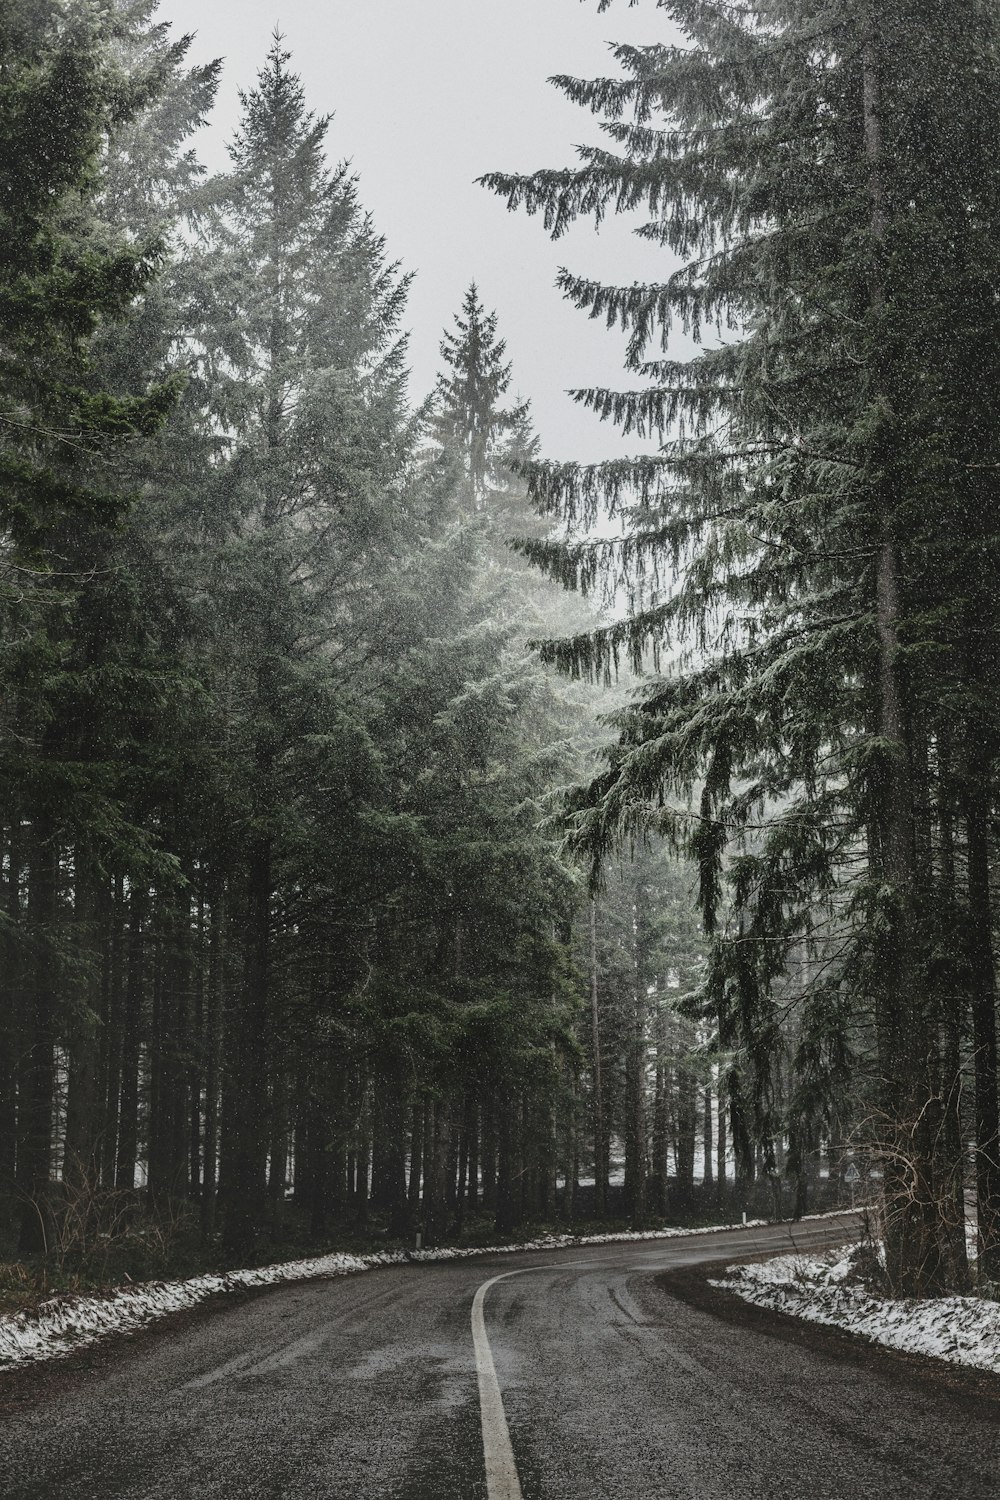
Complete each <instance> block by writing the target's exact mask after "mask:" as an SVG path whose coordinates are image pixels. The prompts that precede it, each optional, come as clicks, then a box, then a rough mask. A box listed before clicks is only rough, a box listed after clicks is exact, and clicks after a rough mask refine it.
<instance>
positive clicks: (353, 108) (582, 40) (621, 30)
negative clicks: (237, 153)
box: [159, 0, 671, 462]
mask: <svg viewBox="0 0 1000 1500" xmlns="http://www.w3.org/2000/svg"><path fill="white" fill-rule="evenodd" d="M159 16H160V18H161V19H163V20H165V21H170V22H172V23H173V24H174V25H175V27H176V28H177V30H178V31H180V32H186V31H192V32H195V33H196V34H197V35H196V40H195V43H194V47H193V49H192V52H191V54H190V56H191V57H192V59H193V60H196V61H199V62H200V61H207V60H208V59H210V58H213V57H223V58H225V62H226V66H225V71H224V75H223V82H222V89H221V94H220V99H219V104H218V108H217V109H216V112H215V116H214V119H213V122H212V130H211V135H210V136H209V137H204V138H203V140H202V144H201V151H202V156H203V158H204V160H205V161H206V162H207V164H208V165H209V166H211V167H221V166H223V165H224V164H225V154H224V145H225V140H226V138H227V137H228V135H229V134H230V132H231V130H232V127H233V124H234V122H235V120H236V118H237V115H238V109H239V104H238V99H237V90H238V89H239V88H241V87H242V88H247V87H252V86H253V82H254V78H255V76H256V71H257V69H258V67H259V66H260V64H261V63H262V61H263V59H264V56H265V54H266V52H267V49H268V46H269V44H270V34H271V31H272V30H273V28H274V26H275V25H279V26H280V28H281V30H282V31H283V32H284V34H285V38H286V45H287V46H288V48H289V50H290V51H291V52H292V54H293V63H294V66H295V69H296V71H297V72H299V73H300V74H301V75H302V78H303V82H304V84H305V88H306V94H307V98H308V101H309V105H310V107H311V108H312V109H314V110H315V111H316V112H317V113H318V114H325V113H332V114H334V115H335V119H334V121H333V124H332V126H331V130H330V136H329V141H330V150H331V154H332V156H333V157H334V158H336V159H340V158H343V157H347V158H350V159H351V161H352V162H353V165H354V168H355V170H356V172H357V173H358V175H359V177H360V179H361V199H362V202H363V203H364V205H365V207H366V208H367V209H369V210H370V212H371V213H372V215H373V217H374V220H375V223H376V225H377V227H378V229H379V230H380V232H381V233H383V234H385V235H386V236H387V239H388V245H389V251H390V254H391V255H392V257H393V258H394V259H399V260H400V261H402V263H403V265H404V267H405V268H406V269H408V270H414V271H416V273H417V277H416V282H415V285H414V287H413V290H412V293H411V299H410V305H409V316H408V324H409V327H410V329H411V332H412V339H411V363H412V367H413V394H414V397H415V398H420V397H422V396H423V395H424V394H425V393H426V392H427V391H428V390H429V389H430V388H431V386H432V385H433V382H434V379H435V376H436V373H437V369H438V364H439V360H438V344H439V343H440V338H441V333H442V330H443V329H444V327H445V326H446V325H450V324H451V321H452V319H453V317H454V314H455V313H456V312H457V310H458V307H459V304H460V302H461V298H462V294H463V292H464V290H465V288H466V286H467V285H468V283H469V282H470V281H471V280H473V279H475V280H476V281H478V283H479V285H480V288H481V293H482V297H483V301H484V302H485V303H486V306H487V307H489V308H495V309H496V310H497V312H498V314H499V319H500V331H501V333H502V334H503V336H504V337H505V338H506V339H507V345H508V353H509V356H510V357H511V358H512V359H513V361H514V380H515V383H516V385H517V387H518V390H519V392H520V394H521V395H522V396H525V397H529V398H530V399H531V402H532V405H533V408H534V415H535V422H536V426H537V428H538V430H539V432H540V434H541V437H542V442H543V448H544V451H545V453H546V454H547V455H548V456H550V457H553V458H576V459H580V460H583V461H588V462H589V461H593V460H595V459H599V458H604V457H608V456H613V455H617V454H621V453H623V452H630V451H633V450H635V449H636V448H638V447H640V446H642V445H641V444H639V443H637V441H636V440H635V439H634V438H633V439H628V440H626V439H623V438H621V436H620V435H619V434H618V433H617V431H616V430H615V429H613V428H612V427H610V426H609V424H607V423H601V422H599V421H598V420H597V418H596V417H594V416H593V415H591V414H590V413H589V412H586V411H584V410H583V409H582V408H579V407H577V406H576V405H575V404H574V403H573V402H572V401H571V400H570V398H569V397H568V396H567V395H566V394H565V392H566V390H567V388H569V387H571V386H586V385H590V384H597V385H610V386H613V387H618V386H620V385H623V384H626V383H627V377H626V376H624V375H623V373H622V348H623V340H622V337H621V335H620V334H619V333H616V332H612V333H609V332H608V331H607V329H606V328H605V326H604V324H603V322H600V323H592V322H590V321H589V320H588V319H587V317H586V315H585V314H583V313H580V312H577V311H576V310H575V309H574V308H572V307H571V306H570V305H569V304H568V303H564V302H563V301H562V299H561V297H560V294H559V293H558V291H557V290H556V289H555V286H554V280H555V274H556V270H557V268H558V267H559V266H560V265H563V264H566V265H568V266H570V268H571V269H572V270H574V271H576V272H579V273H581V274H585V275H588V276H596V277H599V278H601V279H602V280H607V281H615V282H627V283H630V282H633V281H648V280H656V279H661V278H662V277H663V275H664V273H665V270H666V269H667V267H666V265H665V261H664V256H663V254H662V252H657V251H656V250H655V249H654V248H653V247H651V246H649V245H644V244H643V243H642V242H641V241H639V240H637V239H636V238H635V237H634V236H633V235H632V234H631V233H630V232H629V230H628V228H627V227H626V225H624V224H623V223H614V222H611V223H608V224H606V226H605V227H604V228H603V229H602V231H601V233H600V235H596V234H595V232H594V230H593V227H592V226H591V225H590V224H589V223H588V224H584V225H578V226H576V227H575V228H574V229H573V230H572V231H571V232H570V233H569V234H568V235H566V236H565V237H564V238H563V239H561V240H559V241H558V242H556V243H555V244H553V243H552V242H551V241H550V240H549V239H548V237H547V236H546V234H545V231H544V230H543V228H542V225H541V221H540V220H539V219H532V218H529V217H528V216H527V214H525V213H523V212H519V213H515V214H510V213H508V212H507V210H506V207H505V206H504V204H503V202H502V200H501V199H499V198H497V197H495V196H494V195H493V194H492V193H488V192H486V191H485V189H483V188H481V187H477V186H476V185H475V178H476V177H478V176H480V175H481V174H482V173H484V172H488V171H491V170H502V171H513V172H528V171H532V170H534V169H535V168H538V167H563V166H569V165H571V164H572V162H573V160H574V157H573V152H572V147H573V145H574V144H575V143H576V142H578V141H591V142H592V141H595V140H597V139H598V138H599V130H598V126H597V122H596V121H595V120H594V119H593V118H592V117H591V116H590V115H589V113H586V112H585V111H583V110H580V109H579V108H577V107H575V106H574V105H572V104H570V103H569V102H568V101H567V100H566V99H564V98H563V96H562V94H561V93H559V92H558V91H557V90H556V89H554V88H553V87H552V86H551V85H550V84H548V83H547V82H546V79H547V78H548V77H549V76H550V75H551V74H553V73H569V74H574V75H577V76H583V77H598V76H601V75H604V74H607V73H608V72H609V71H610V72H613V71H614V70H615V64H614V60H613V59H612V58H611V57H610V55H609V53H608V50H607V43H608V42H609V41H624V42H634V43H639V44H643V43H650V42H655V41H660V40H665V39H667V38H669V37H670V35H671V33H670V30H669V23H668V22H667V21H666V20H665V19H664V17H663V14H662V12H659V11H658V10H657V8H656V5H655V0H642V3H640V4H639V5H638V6H637V7H636V8H634V9H633V8H630V7H629V6H627V5H626V4H625V3H624V0H620V3H619V4H618V5H617V6H616V7H614V8H613V9H612V10H610V11H608V12H605V14H604V15H598V14H597V0H583V3H581V0H160V10H159Z"/></svg>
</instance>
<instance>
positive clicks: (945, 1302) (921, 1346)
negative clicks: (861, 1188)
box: [712, 1250, 1000, 1373]
mask: <svg viewBox="0 0 1000 1500" xmlns="http://www.w3.org/2000/svg"><path fill="white" fill-rule="evenodd" d="M850 1274H851V1263H850V1255H849V1251H846V1250H829V1251H825V1252H822V1253H820V1254H816V1255H782V1256H778V1257H776V1258H775V1259H773V1260H769V1261H765V1262H764V1263H762V1264H761V1265H753V1266H729V1267H728V1268H727V1272H726V1279H725V1280H724V1281H715V1282H713V1283H712V1285H713V1286H717V1287H723V1288H725V1289H726V1290H727V1291H731V1292H736V1293H737V1294H738V1295H739V1296H740V1297H742V1298H743V1299H744V1301H746V1302H753V1303H756V1305H757V1306H758V1307H768V1308H771V1309H772V1310H773V1311H776V1312H783V1313H791V1314H792V1315H793V1316H794V1317H797V1318H805V1319H807V1320H808V1321H809V1322H811V1323H825V1324H828V1325H830V1326H832V1327H834V1328H842V1329H844V1330H845V1331H846V1332H848V1333H859V1334H861V1335H863V1336H864V1337H865V1338H868V1339H872V1340H873V1341H874V1342H875V1343H877V1344H885V1345H886V1346H887V1347H888V1348H890V1349H902V1350H905V1351H906V1352H907V1353H910V1354H927V1355H931V1356H933V1357H934V1358H935V1359H946V1360H949V1361H950V1362H951V1363H952V1364H958V1365H971V1366H973V1367H975V1368H976V1369H978V1370H991V1371H994V1372H996V1373H1000V1303H997V1302H990V1301H987V1300H985V1299H983V1298H980V1297H936V1298H929V1299H927V1300H921V1301H915V1300H894V1299H891V1298H888V1297H877V1296H874V1295H873V1294H872V1293H871V1292H869V1291H866V1290H865V1288H864V1287H862V1286H860V1285H858V1284H857V1283H856V1282H852V1281H850V1280H848V1278H849V1276H850Z"/></svg>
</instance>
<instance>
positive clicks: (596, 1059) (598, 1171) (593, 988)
mask: <svg viewBox="0 0 1000 1500" xmlns="http://www.w3.org/2000/svg"><path fill="white" fill-rule="evenodd" d="M589 918H590V1029H591V1049H592V1054H593V1075H592V1076H593V1095H594V1216H595V1218H598V1219H603V1218H606V1216H607V1212H608V1139H607V1134H606V1132H605V1127H604V1081H603V1076H602V1059H601V1006H600V995H599V992H598V972H597V903H596V902H595V901H593V900H592V901H591V902H590V909H589Z"/></svg>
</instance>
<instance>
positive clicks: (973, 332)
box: [487, 0, 1000, 1294]
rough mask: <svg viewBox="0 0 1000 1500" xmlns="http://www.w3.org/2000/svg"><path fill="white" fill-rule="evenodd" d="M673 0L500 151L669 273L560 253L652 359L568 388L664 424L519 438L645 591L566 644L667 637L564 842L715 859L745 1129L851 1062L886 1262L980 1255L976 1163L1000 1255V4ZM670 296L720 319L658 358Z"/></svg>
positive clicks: (540, 187)
mask: <svg viewBox="0 0 1000 1500" xmlns="http://www.w3.org/2000/svg"><path fill="white" fill-rule="evenodd" d="M600 8H601V9H602V10H603V9H605V8H606V3H602V4H601V6H600ZM660 9H661V11H663V12H665V13H666V15H667V16H668V17H669V19H670V20H671V21H672V22H674V23H675V24H676V26H677V27H678V28H679V30H680V33H681V38H682V39H681V41H680V42H679V44H677V45H672V44H670V43H667V42H656V41H654V42H653V44H652V45H651V46H649V47H645V48H632V47H620V48H618V49H617V52H616V58H617V62H618V64H619V66H620V72H619V73H618V75H617V76H615V77H609V78H600V79H596V80H593V81H589V80H580V79H575V78H562V79H559V80H557V82H558V84H559V86H560V87H561V88H562V90H563V92H564V93H565V94H566V95H567V96H568V97H569V98H570V99H572V100H573V101H575V102H576V103H578V104H580V105H581V106H582V107H584V108H585V109H588V110H590V111H592V112H593V113H594V114H595V115H596V116H597V117H598V119H599V120H600V121H601V123H602V127H603V131H604V140H603V143H602V144H601V145H598V146H594V147H587V148H584V149H583V150H582V152H581V157H580V160H579V162H578V163H577V165H576V166H575V167H573V168H570V169H567V170H557V171H547V172H541V173H538V174H536V175H535V176H530V177H510V176H503V175H500V174H497V175H494V176H491V177H490V178H488V179H487V181H488V184H489V185H490V186H491V187H493V188H494V189H495V190H497V191H499V192H500V193H501V194H502V195H503V196H504V197H506V198H507V200H508V202H509V203H510V205H511V206H513V207H517V206H522V207H525V208H526V209H527V210H528V211H529V212H533V213H539V214H541V215H542V217H543V218H544V222H545V225H546V228H547V229H548V230H549V231H550V232H551V233H552V234H553V235H555V236H558V235H559V234H561V233H562V232H563V231H564V230H565V229H566V228H567V227H568V226H569V225H570V224H572V223H573V222H574V221H575V220H577V219H579V218H586V217H592V218H594V219H595V220H596V221H599V220H600V219H601V217H602V215H604V214H605V213H612V212H617V211H637V212H639V213H641V214H643V215H644V222H642V223H641V225H640V228H639V231H638V232H639V233H640V234H641V235H643V236H644V237H645V238H646V239H648V240H649V241H651V242H652V243H654V244H656V245H660V246H662V247H663V249H664V251H666V252H669V253H670V254H671V255H672V256H673V258H674V260H673V265H674V268H673V269H671V270H670V272H669V273H668V274H665V276H664V278H663V279H662V280H661V281H660V282H658V283H657V284H653V285H632V286H620V287H617V286H607V285H602V284H598V283H596V282H594V281H589V280H587V279H585V278H582V277H580V276H577V275H574V274H572V273H571V272H569V271H565V272H564V273H563V274H562V276H561V286H562V290H563V292H564V293H565V295H566V296H567V297H568V298H570V299H571V300H572V301H573V302H575V303H576V304H577V305H578V306H579V307H580V308H582V309H584V310H586V311H587V312H589V313H590V314H591V315H592V316H600V317H605V318H606V319H607V321H608V323H609V324H611V325H614V324H618V325H620V326H621V327H622V328H624V329H625V330H626V331H627V332H628V334H629V369H630V371H631V373H632V374H633V376H635V377H637V382H638V383H637V386H636V388H635V389H631V390H625V391H613V390H589V391H583V392H580V393H579V399H580V400H582V401H583V402H585V403H586V404H587V405H588V406H589V407H591V408H592V409H593V410H595V411H596V412H597V413H598V414H599V415H600V416H602V417H605V418H608V419H610V420H613V421H615V422H617V423H619V424H620V425H621V426H622V427H623V428H624V430H625V431H626V432H633V433H636V434H639V435H646V434H654V435H656V436H658V438H659V439H660V442H661V447H660V448H659V451H658V452H657V453H656V455H655V456H654V457H650V458H644V459H639V460H637V461H635V462H633V463H628V462H616V463H610V464H603V465H597V466H593V467H589V468H587V467H581V466H577V465H573V464H569V465H561V464H543V463H539V464H536V465H535V467H534V469H533V472H532V475H531V490H532V495H533V497H534V500H535V502H536V504H537V505H538V506H539V508H540V509H541V510H542V511H543V512H544V513H546V514H547V515H549V516H552V517H560V518H562V519H564V520H566V521H569V522H571V523H576V524H577V525H578V526H582V527H583V528H588V527H592V526H593V524H594V522H595V521H596V519H597V517H598V516H599V515H601V514H607V513H610V514H611V515H612V516H614V517H616V518H618V520H619V521H620V530H621V536H620V538H619V537H614V538H612V539H611V540H608V541H604V540H600V541H594V540H591V539H589V538H587V537H583V538H582V539H581V538H579V537H578V538H577V539H576V540H573V541H571V542H570V543H569V544H567V543H566V542H565V541H562V540H560V539H554V538H551V537H549V538H538V539H535V540H534V541H533V542H532V543H531V544H530V545H529V546H528V548H527V551H528V553H529V555H530V556H531V557H532V558H533V559H534V560H535V561H536V562H537V563H539V564H540V565H541V566H542V568H543V569H544V570H545V571H546V572H547V573H549V574H550V575H551V576H553V577H556V578H559V579H560V580H562V581H564V582H565V583H567V584H569V585H571V586H577V587H580V588H583V589H588V588H590V587H592V586H593V585H594V584H595V583H596V582H597V581H598V580H603V581H604V582H605V584H608V583H610V586H611V587H614V588H618V589H619V590H621V591H623V592H624V593H626V594H627V595H628V596H629V597H630V598H631V600H632V603H633V608H632V609H631V611H630V613H629V615H628V617H627V618H623V619H621V620H615V621H609V622H607V623H605V624H604V625H602V626H601V627H600V628H598V629H597V630H595V631H592V632H590V633H587V634H585V635H582V636H580V637H579V638H576V639H569V640H563V641H556V642H554V643H553V644H552V645H551V646H550V647H549V648H548V652H547V654H548V657H549V659H550V660H553V661H556V662H558V663H559V664H560V665H561V666H562V667H564V668H565V669H566V670H568V671H570V672H572V673H575V674H582V675H596V676H601V675H603V674H607V673H608V672H609V671H611V670H613V669H614V668H615V667H616V666H617V663H618V660H619V657H620V656H621V657H628V658H629V659H631V660H632V661H633V662H634V664H635V665H636V666H641V665H643V664H648V663H650V662H652V663H653V665H654V668H655V669H656V670H655V672H654V675H653V676H651V677H650V679H649V680H648V681H647V682H646V683H645V684H644V686H643V688H642V691H641V693H640V694H639V696H638V697H637V699H636V701H635V702H634V703H633V704H632V705H631V706H629V707H628V708H626V709H625V710H623V711H622V712H621V713H620V714H619V716H618V739H617V742H616V743H615V744H614V745H613V747H612V748H611V750H610V752H609V754H608V757H607V766H606V769H605V770H604V771H603V772H602V773H601V774H599V775H598V776H596V777H595V778H593V779H592V780H591V781H590V783H589V785H587V786H586V787H585V788H584V789H582V790H581V791H580V792H579V793H578V794H577V795H575V796H574V797H573V798H572V799H571V801H570V804H569V809H568V811H569V816H570V818H571V820H572V822H573V825H574V828H575V843H576V846H577V848H578V849H580V850H581V851H583V852H585V853H586V854H587V855H588V856H589V857H591V858H592V859H595V860H597V861H600V860H601V859H602V858H604V857H606V856H607V853H608V851H609V850H610V849H611V848H612V847H614V846H615V845H616V843H618V842H619V841H620V840H621V839H622V837H623V836H624V837H626V838H634V837H636V836H639V835H641V831H642V830H651V831H654V832H657V833H660V834H662V835H663V836H665V837H667V838H668V839H670V840H672V841H673V842H674V843H675V845H676V846H677V847H678V848H679V849H682V850H685V851H686V852H688V853H689V854H691V855H692V857H694V858H696V859H697V861H698V864H699V869H700V877H699V884H700V891H699V902H700V906H701V910H702V913H703V918H704V924H705V928H706V931H707V933H708V935H709V936H710V938H711V939H712V952H711V957H710V966H709V973H708V978H707V982H706V985H705V989H704V994H703V997H702V1014H703V1016H704V1018H705V1020H706V1022H711V1023H712V1024H713V1025H715V1026H717V1028H718V1032H719V1036H720V1040H721V1043H722V1045H723V1046H724V1047H725V1048H727V1049H728V1050H730V1051H731V1053H732V1055H733V1058H734V1062H733V1067H732V1069H731V1070H730V1073H729V1089H730V1100H731V1119H732V1124H733V1128H734V1136H735V1144H736V1149H737V1153H738V1156H739V1158H740V1159H741V1160H742V1161H743V1162H744V1163H746V1162H748V1161H749V1158H750V1156H751V1154H752V1153H753V1151H754V1150H755V1149H758V1150H759V1149H760V1148H761V1146H763V1149H764V1152H765V1157H766V1165H767V1166H768V1167H770V1166H774V1165H775V1158H776V1154H777V1153H776V1143H778V1142H779V1141H784V1143H785V1144H786V1145H787V1149H788V1153H789V1158H790V1160H791V1162H792V1164H793V1166H794V1164H795V1163H797V1162H800V1161H801V1160H802V1159H803V1155H804V1153H805V1151H806V1150H807V1147H808V1142H809V1140H810V1139H811V1138H812V1137H813V1136H814V1135H815V1132H816V1131H817V1130H818V1129H819V1130H829V1129H830V1128H831V1121H832V1120H833V1119H834V1118H836V1116H837V1113H838V1111H840V1112H841V1114H842V1113H843V1105H844V1101H845V1100H846V1099H850V1100H851V1109H850V1115H851V1116H852V1117H853V1123H854V1128H855V1129H856V1131H857V1136H856V1139H857V1142H858V1144H859V1146H863V1147H864V1149H865V1151H866V1153H867V1155H868V1159H869V1161H870V1162H872V1163H874V1164H876V1166H875V1170H876V1171H878V1172H879V1173H880V1174H881V1180H882V1184H883V1194H882V1196H883V1209H884V1216H883V1217H884V1226H883V1227H884V1233H885V1241H886V1247H887V1262H886V1268H887V1275H888V1278H889V1280H890V1282H891V1284H892V1285H893V1286H894V1287H895V1288H896V1289H897V1290H898V1291H902V1292H904V1293H910V1294H919V1293H927V1292H932V1293H933V1292H939V1291H941V1290H943V1289H945V1288H948V1287H956V1286H958V1287H960V1286H962V1285H963V1284H964V1282H965V1279H966V1275H967V1270H966V1258H965V1241H964V1233H963V1230H964V1213H963V1207H962V1191H963V1186H964V1185H966V1184H968V1185H969V1186H974V1188H975V1193H976V1199H977V1203H978V1223H979V1269H980V1277H981V1279H984V1280H987V1281H992V1280H995V1279H996V1271H997V1265H998V1257H1000V1217H998V1214H1000V1194H998V1185H1000V1176H998V1174H1000V1142H998V1109H997V1042H996V962H995V921H996V902H995V891H994V887H995V863H996V854H997V839H996V812H997V785H998V784H997V758H996V753H997V744H998V735H997V728H998V717H997V715H998V700H997V681H998V679H997V673H996V660H997V644H998V643H997V611H996V599H997V596H998V589H997V576H996V575H997V567H998V562H1000V548H998V535H997V473H998V463H997V442H998V437H1000V410H998V405H997V399H998V398H997V393H998V391H1000V383H998V380H997V370H996V360H997V350H998V348H1000V341H998V338H997V331H998V318H997V303H996V297H997V285H998V271H1000V268H998V263H997V247H998V245H1000V200H998V197H997V187H998V177H997V171H996V161H995V150H994V138H995V129H994V124H995V120H996V112H997V104H998V97H1000V73H998V70H997V57H998V55H1000V54H998V50H997V43H998V40H1000V38H998V30H997V27H998V15H997V12H996V7H995V6H993V5H990V4H987V3H982V4H979V3H972V4H969V5H966V6H963V7H960V8H959V7H955V6H947V5H941V4H940V3H938V0H878V3H874V0H822V3H820V0H815V3H814V0H761V3H758V4H754V5H746V6H744V5H741V4H717V3H714V0H670V3H665V4H663V5H662V6H661V7H660ZM675 328H680V329H683V330H685V331H686V332H688V333H690V334H692V335H693V336H694V338H695V339H696V340H698V341H699V342H701V341H704V345H705V347H704V349H703V352H701V353H700V354H698V355H697V356H696V357H695V358H693V359H691V360H688V361H683V360H677V359H674V358H672V357H671V355H670V349H669V337H670V333H671V331H672V330H673V329H675ZM789 1018H793V1019H792V1024H791V1026H790V1025H789ZM782 1076H783V1077H784V1082H783V1083H781V1082H780V1080H781V1079H782ZM876 1180H877V1179H876Z"/></svg>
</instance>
